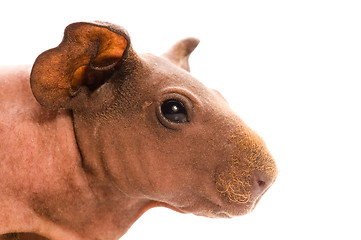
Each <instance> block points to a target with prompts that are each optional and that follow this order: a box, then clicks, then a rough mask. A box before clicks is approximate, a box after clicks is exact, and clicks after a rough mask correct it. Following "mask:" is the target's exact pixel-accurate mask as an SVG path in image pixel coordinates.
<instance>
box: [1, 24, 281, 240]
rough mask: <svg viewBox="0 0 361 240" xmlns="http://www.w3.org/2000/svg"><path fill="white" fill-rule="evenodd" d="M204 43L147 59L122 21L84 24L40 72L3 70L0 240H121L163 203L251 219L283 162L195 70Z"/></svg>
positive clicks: (43, 61)
mask: <svg viewBox="0 0 361 240" xmlns="http://www.w3.org/2000/svg"><path fill="white" fill-rule="evenodd" d="M197 44H198V40H196V39H193V38H189V39H185V40H183V41H180V42H178V43H177V44H176V45H174V46H173V48H171V49H170V50H169V51H168V52H167V53H165V54H164V55H163V56H161V57H156V56H154V55H151V54H142V55H139V54H137V53H136V52H135V51H134V50H133V49H132V46H131V43H130V38H129V36H128V33H127V32H126V31H125V30H124V29H123V28H121V27H119V26H116V25H113V24H109V23H104V22H95V23H74V24H71V25H69V26H68V27H67V28H66V30H65V33H64V39H63V41H62V42H61V44H60V45H59V46H58V47H56V48H54V49H50V50H48V51H46V52H44V53H42V54H41V55H40V56H39V57H38V58H37V60H36V61H35V63H34V65H33V67H32V70H31V73H30V68H29V67H26V66H22V67H16V68H14V67H11V68H10V67H8V68H1V69H0V70H1V71H0V84H1V85H0V176H1V177H0V235H1V236H0V239H1V240H4V239H52V240H64V239H72V240H89V239H94V240H95V239H99V240H103V239H104V240H113V239H118V238H120V237H121V236H122V235H123V234H124V233H125V232H126V231H127V230H128V229H129V227H130V226H131V225H132V224H133V223H134V222H135V221H136V220H137V218H139V217H140V216H141V215H142V214H143V213H144V212H145V211H147V210H148V209H150V208H153V207H158V206H163V207H168V208H170V209H173V210H175V211H178V212H181V213H193V214H196V215H200V216H207V217H232V216H237V215H243V214H246V213H248V212H250V211H251V210H252V209H253V208H254V207H255V205H256V204H257V202H258V200H259V199H260V197H261V196H262V195H263V194H264V193H265V191H266V190H267V189H268V188H269V187H270V185H271V184H272V183H273V182H274V180H275V178H276V175H277V167H276V165H275V163H274V161H273V159H272V157H271V155H270V153H269V152H268V150H267V148H266V146H265V144H264V142H263V141H262V139H261V138H260V137H259V136H258V135H257V134H256V133H255V132H253V131H252V130H251V129H250V128H248V127H247V126H246V125H245V124H244V123H243V122H242V120H241V119H240V118H239V117H238V116H237V115H236V114H235V113H234V112H232V110H230V108H229V106H228V104H227V103H226V101H225V100H224V99H223V98H222V97H221V96H220V95H219V93H217V92H215V91H214V90H212V89H209V88H207V87H205V86H204V85H202V84H201V83H200V82H198V81H197V80H196V79H195V78H193V77H192V76H191V75H190V74H189V65H188V57H189V55H190V53H191V52H192V51H193V50H194V48H195V47H196V46H197ZM29 78H30V81H29Z"/></svg>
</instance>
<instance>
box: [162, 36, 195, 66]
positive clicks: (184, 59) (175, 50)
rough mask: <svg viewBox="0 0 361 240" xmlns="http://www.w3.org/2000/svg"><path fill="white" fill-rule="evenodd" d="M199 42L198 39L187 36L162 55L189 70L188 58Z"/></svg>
mask: <svg viewBox="0 0 361 240" xmlns="http://www.w3.org/2000/svg"><path fill="white" fill-rule="evenodd" d="M198 44H199V40H198V39H196V38H186V39H183V40H181V41H179V42H177V43H176V44H174V45H173V47H172V48H171V49H169V51H168V52H166V53H164V54H163V55H162V56H163V57H165V58H167V59H168V60H170V61H171V62H173V63H174V64H175V65H177V66H179V67H181V68H183V69H184V70H187V71H188V72H189V71H190V68H189V62H188V59H189V56H190V55H191V53H192V52H193V50H194V49H195V48H196V47H197V46H198Z"/></svg>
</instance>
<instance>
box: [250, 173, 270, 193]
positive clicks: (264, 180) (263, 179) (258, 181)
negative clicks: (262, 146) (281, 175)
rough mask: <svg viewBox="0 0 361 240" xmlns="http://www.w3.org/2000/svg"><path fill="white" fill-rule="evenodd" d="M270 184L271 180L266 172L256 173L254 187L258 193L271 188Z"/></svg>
mask: <svg viewBox="0 0 361 240" xmlns="http://www.w3.org/2000/svg"><path fill="white" fill-rule="evenodd" d="M270 183H271V179H270V178H269V176H268V175H267V174H265V173H264V172H261V171H256V172H255V173H254V186H255V190H256V191H257V192H260V193H261V192H263V191H264V190H266V189H267V188H268V187H269V185H270Z"/></svg>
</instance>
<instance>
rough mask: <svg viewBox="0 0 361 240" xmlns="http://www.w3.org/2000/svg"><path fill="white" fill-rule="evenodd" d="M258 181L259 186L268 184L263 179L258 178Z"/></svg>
mask: <svg viewBox="0 0 361 240" xmlns="http://www.w3.org/2000/svg"><path fill="white" fill-rule="evenodd" d="M257 183H258V186H259V187H262V188H263V187H264V186H265V185H266V182H265V181H262V180H258V181H257Z"/></svg>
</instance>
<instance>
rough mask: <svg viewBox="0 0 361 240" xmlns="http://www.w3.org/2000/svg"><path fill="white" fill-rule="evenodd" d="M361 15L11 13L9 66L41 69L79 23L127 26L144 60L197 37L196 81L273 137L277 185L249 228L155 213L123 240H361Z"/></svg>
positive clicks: (152, 5)
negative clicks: (41, 57) (39, 63)
mask: <svg viewBox="0 0 361 240" xmlns="http://www.w3.org/2000/svg"><path fill="white" fill-rule="evenodd" d="M360 4H361V3H360ZM360 4H359V1H347V0H343V1H333V0H328V1H320V0H303V1H290V0H284V1H281V0H275V1H269V0H264V1H256V0H255V1H228V0H222V1H210V0H208V1H196V0H190V1H188V0H182V1H169V0H168V1H158V0H156V1H155V0H144V1H134V0H128V1H121V0H119V1H105V0H103V1H100V0H99V1H75V0H74V1H44V2H38V1H2V2H1V3H0V20H1V21H0V24H1V25H0V26H1V35H0V37H1V38H0V43H1V44H0V64H1V65H9V64H11V65H13V64H22V63H28V64H31V63H32V62H33V61H34V59H35V58H36V56H37V55H38V54H40V53H41V52H43V51H44V50H46V49H48V48H52V47H55V46H56V45H57V44H58V43H59V42H60V41H61V39H62V34H63V29H64V28H65V26H66V25H67V24H69V23H71V22H73V21H84V20H86V21H92V20H105V21H110V22H113V23H116V24H119V25H122V26H124V27H125V28H126V29H128V31H129V33H130V35H131V37H132V42H133V46H134V49H135V50H136V51H138V52H153V53H156V54H159V53H162V52H163V51H165V50H167V49H168V47H170V46H171V45H172V44H173V43H174V42H175V41H177V40H179V39H181V38H183V37H188V36H195V37H198V38H200V39H201V44H200V45H199V47H198V48H197V50H196V51H195V52H194V54H193V55H192V58H191V69H192V73H193V75H195V76H196V77H197V78H198V79H199V80H201V81H202V82H203V83H205V84H206V85H207V86H210V87H213V88H216V89H218V90H219V91H220V92H221V93H223V95H224V96H225V97H226V98H227V99H228V101H229V102H230V104H231V106H232V107H233V109H234V110H235V111H236V112H237V113H238V114H239V115H240V116H241V117H242V118H243V120H245V121H246V123H248V125H250V126H251V127H252V128H253V129H255V130H256V131H257V132H258V133H259V134H260V135H261V136H263V138H264V140H265V141H266V143H267V145H268V147H269V148H270V150H271V152H272V154H273V156H274V157H275V159H276V161H277V163H278V165H279V168H280V175H279V178H278V180H277V181H276V183H275V185H274V186H273V187H272V188H271V189H270V190H269V192H268V193H267V194H266V195H265V196H264V197H263V199H262V200H261V202H260V204H259V205H258V207H257V208H256V210H255V211H254V212H253V213H251V214H249V215H247V216H243V217H238V218H233V219H226V220H225V219H207V218H202V217H196V216H193V215H182V214H179V213H175V212H172V211H171V210H168V209H161V208H159V209H153V210H150V211H149V212H147V213H146V214H145V215H144V216H143V217H141V218H140V219H139V220H138V221H137V222H136V223H135V224H134V225H133V227H132V228H131V229H130V230H129V232H128V233H127V234H126V235H125V236H124V237H123V238H122V239H126V240H134V239H157V240H162V239H164V240H165V239H167V240H168V239H172V240H176V239H182V240H183V239H208V240H212V239H247V240H253V239H254V240H258V239H287V240H288V239H330V238H332V239H361V233H360V230H359V229H360V225H361V220H360V216H361V207H360V204H361V196H360V195H361V193H360V192H361V187H360V184H361V180H360V171H361V168H360V162H361V153H360V148H361V139H360V138H361V127H360V125H361V116H360V111H361V94H360V90H361V87H360V84H359V83H360V81H361V6H360Z"/></svg>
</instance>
